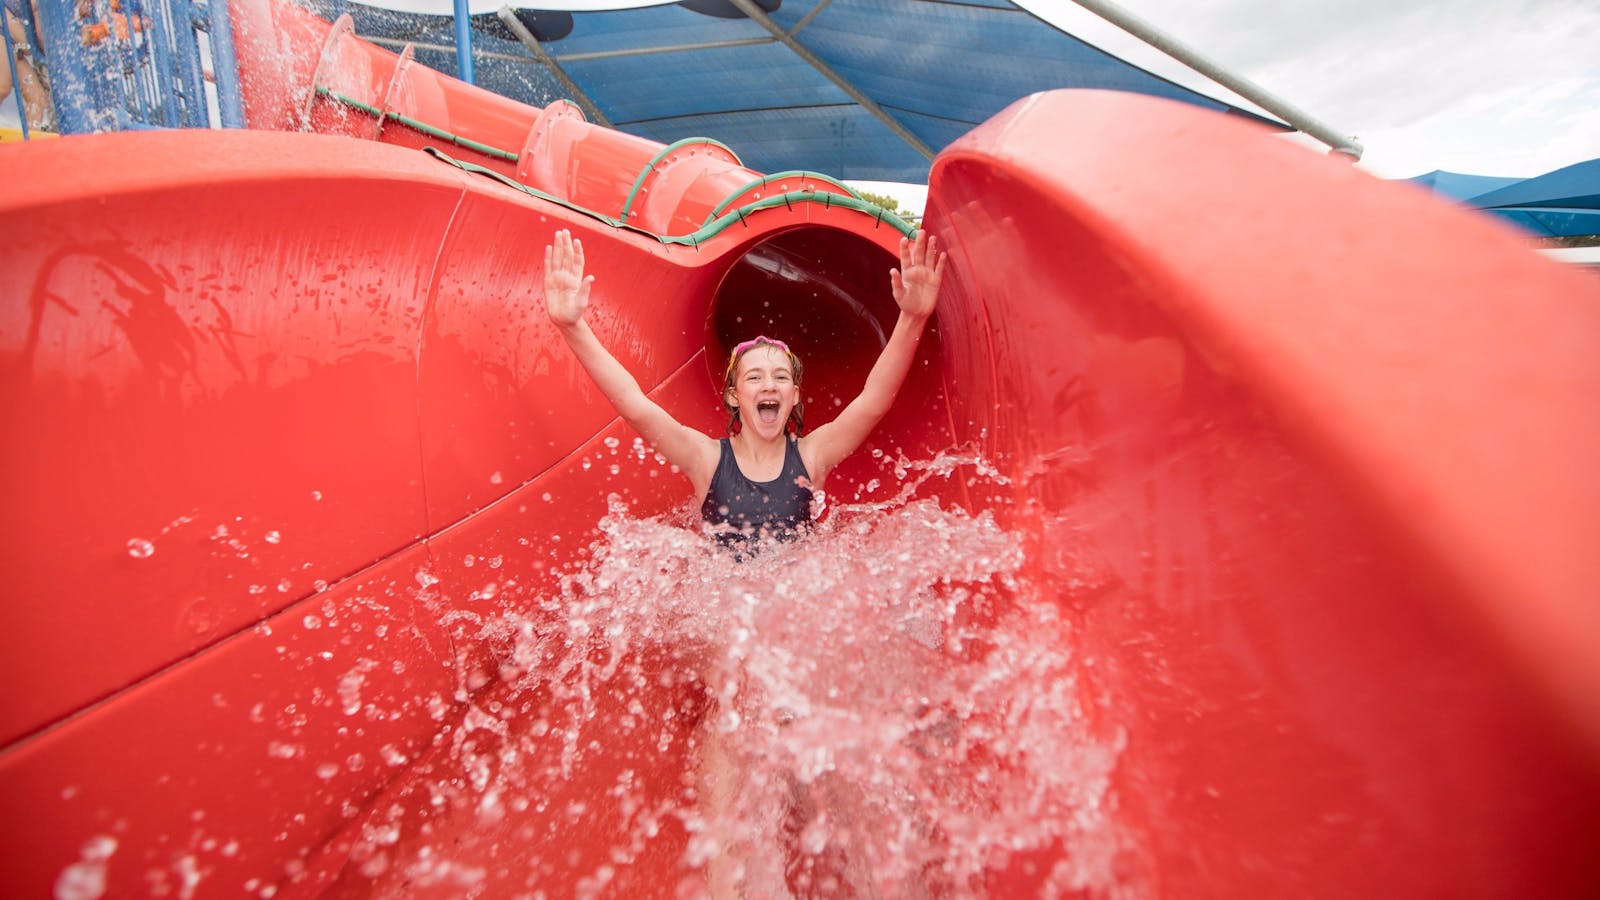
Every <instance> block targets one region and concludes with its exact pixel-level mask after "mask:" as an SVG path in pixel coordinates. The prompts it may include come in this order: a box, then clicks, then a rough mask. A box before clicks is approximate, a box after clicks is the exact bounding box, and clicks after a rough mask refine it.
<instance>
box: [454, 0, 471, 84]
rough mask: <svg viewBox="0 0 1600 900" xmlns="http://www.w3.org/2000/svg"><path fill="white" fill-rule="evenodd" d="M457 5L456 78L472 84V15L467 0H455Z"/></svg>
mask: <svg viewBox="0 0 1600 900" xmlns="http://www.w3.org/2000/svg"><path fill="white" fill-rule="evenodd" d="M455 5H456V77H457V78H459V79H461V80H462V81H465V82H466V83H467V84H472V83H473V81H472V14H471V12H469V11H468V9H467V0H455Z"/></svg>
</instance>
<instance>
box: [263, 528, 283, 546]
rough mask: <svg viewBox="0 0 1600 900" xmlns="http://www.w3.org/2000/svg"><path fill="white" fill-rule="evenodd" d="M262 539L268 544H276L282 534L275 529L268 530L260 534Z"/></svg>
mask: <svg viewBox="0 0 1600 900" xmlns="http://www.w3.org/2000/svg"><path fill="white" fill-rule="evenodd" d="M262 540H264V541H266V542H267V543H269V544H276V543H278V542H279V541H281V540H283V535H281V534H279V533H278V532H276V531H269V532H267V533H266V534H265V535H263V536H262Z"/></svg>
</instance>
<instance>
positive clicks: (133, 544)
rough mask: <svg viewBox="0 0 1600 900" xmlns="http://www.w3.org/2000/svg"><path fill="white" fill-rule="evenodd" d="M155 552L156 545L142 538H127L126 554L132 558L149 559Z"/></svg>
mask: <svg viewBox="0 0 1600 900" xmlns="http://www.w3.org/2000/svg"><path fill="white" fill-rule="evenodd" d="M155 552H156V545H155V544H152V543H150V542H149V541H147V540H145V539H144V538H129V539H128V555H129V556H131V557H133V558H134V559H149V558H150V555H151V554H153V553H155Z"/></svg>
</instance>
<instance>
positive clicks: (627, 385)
mask: <svg viewBox="0 0 1600 900" xmlns="http://www.w3.org/2000/svg"><path fill="white" fill-rule="evenodd" d="M944 263H945V255H944V254H943V253H941V252H939V249H938V240H937V239H936V238H933V237H929V236H928V234H927V232H918V233H917V236H916V239H915V240H911V239H909V238H901V239H900V267H899V268H898V269H890V270H889V284H890V287H891V289H892V290H893V292H894V300H895V303H896V304H897V305H898V306H899V307H900V317H899V319H898V320H897V321H896V322H895V326H894V332H893V333H892V334H890V335H889V341H888V343H887V344H885V345H884V348H883V352H882V353H880V354H879V355H878V361H877V362H876V363H874V364H873V366H872V371H871V372H869V373H868V374H867V381H866V384H865V385H864V386H863V387H862V389H861V393H860V395H859V396H857V397H856V398H855V399H854V400H852V401H851V402H850V404H849V405H848V406H846V407H845V408H844V410H843V411H842V412H840V413H839V416H838V417H837V418H835V419H834V420H833V421H832V422H829V423H827V424H825V425H820V426H818V427H817V428H815V429H814V430H812V431H811V432H810V433H805V431H804V429H803V426H802V423H801V403H800V375H801V366H800V359H799V357H797V356H796V355H795V354H794V353H793V351H791V350H790V349H789V348H788V346H787V345H785V344H784V343H783V342H782V341H779V340H774V339H772V338H768V337H764V336H761V337H755V338H753V339H751V340H747V341H745V342H743V343H741V344H739V345H738V346H736V347H734V348H733V352H732V353H731V354H729V357H728V368H727V372H726V375H725V378H724V382H723V389H722V404H723V406H724V408H726V409H727V410H728V413H729V422H728V436H727V437H725V438H722V439H721V440H718V439H716V438H713V437H710V436H708V435H705V434H701V433H700V432H698V431H695V430H694V429H692V428H689V427H687V426H685V425H683V424H681V423H679V422H678V421H677V420H676V419H674V418H673V417H672V416H671V415H670V414H669V413H668V412H667V411H666V410H664V409H662V408H661V407H660V406H658V405H657V404H656V403H655V401H653V400H651V399H650V398H649V397H648V396H646V395H645V393H644V391H643V390H641V389H640V387H639V383H638V382H637V381H636V380H635V379H634V377H633V376H632V375H630V374H629V373H628V370H627V369H625V368H624V367H623V366H622V364H621V363H619V362H618V361H617V359H616V357H614V356H612V355H611V353H610V352H609V351H608V350H606V348H605V347H604V346H602V345H601V343H600V341H599V339H598V338H596V337H595V334H594V332H593V331H592V330H590V328H589V325H588V323H587V322H585V321H584V319H583V314H584V310H585V309H587V308H588V305H589V289H590V286H591V285H592V284H593V283H594V276H593V275H587V276H586V275H584V273H583V267H584V260H583V242H582V241H579V240H575V239H574V238H573V237H572V235H571V233H570V232H568V231H567V230H565V229H562V230H560V231H557V232H556V234H555V242H554V243H553V244H551V245H550V246H548V247H546V248H545V251H544V298H545V307H546V310H547V311H548V312H549V314H550V321H551V322H553V323H555V326H556V328H557V330H559V331H560V332H561V335H562V337H564V338H566V341H567V345H568V346H569V347H571V348H572V352H573V354H574V355H576V356H577V358H578V362H580V363H581V364H582V365H583V367H584V369H586V370H587V371H588V372H589V376H590V377H591V378H593V379H594V382H595V384H596V385H598V386H599V387H600V390H601V392H602V393H604V394H605V395H606V399H608V400H610V401H611V405H612V406H613V407H615V408H616V410H617V413H618V414H619V415H621V416H622V418H623V419H625V420H626V421H627V422H628V424H629V425H632V426H633V428H634V429H635V430H636V431H638V432H639V434H640V436H642V437H643V438H644V439H645V440H646V441H647V442H649V443H650V444H651V445H652V446H654V447H655V449H656V450H657V452H659V453H660V454H661V455H662V456H664V457H666V459H667V461H668V462H670V463H671V464H673V465H675V466H677V467H678V469H679V471H681V472H683V473H684V474H685V475H687V476H688V478H689V482H690V484H692V485H693V487H694V496H696V497H700V498H703V500H702V504H701V508H700V515H701V518H702V519H704V520H705V522H706V524H707V527H708V529H709V530H710V531H711V532H712V533H713V534H714V535H715V536H716V537H717V539H718V540H719V541H721V542H722V543H724V544H727V545H730V546H733V547H735V548H736V549H737V548H743V547H746V546H747V545H748V544H749V542H752V541H759V540H760V539H762V538H763V537H771V538H776V539H779V540H782V539H787V538H791V537H794V536H795V535H797V534H799V533H802V532H804V531H805V530H807V529H808V528H810V525H811V516H812V512H811V501H812V492H813V491H816V492H820V491H822V489H823V484H824V483H825V482H826V480H827V478H828V473H829V472H831V471H833V468H834V466H837V465H838V464H839V462H840V461H841V460H843V459H844V458H845V457H847V456H849V455H850V453H851V452H853V451H854V450H855V449H856V448H857V447H859V446H861V443H862V442H863V441H865V440H866V438H867V435H868V434H870V433H871V432H872V429H873V427H874V426H876V425H877V424H878V421H879V420H880V419H882V418H883V416H884V414H885V413H887V412H888V411H889V407H890V405H891V404H892V403H893V402H894V398H895V394H897V393H899V391H900V385H901V383H902V382H904V381H905V378H906V372H907V371H908V370H909V369H910V368H911V361H912V358H913V357H914V356H915V355H916V349H917V342H918V341H919V340H920V339H921V337H922V331H923V328H924V327H925V326H926V325H927V323H928V317H929V316H931V315H932V314H933V308H934V304H935V303H936V302H937V301H938V299H939V280H940V278H941V277H942V276H943V274H944Z"/></svg>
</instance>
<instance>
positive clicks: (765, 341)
mask: <svg viewBox="0 0 1600 900" xmlns="http://www.w3.org/2000/svg"><path fill="white" fill-rule="evenodd" d="M757 347H771V348H773V349H774V350H781V351H783V355H784V356H787V357H789V370H790V372H791V373H792V374H793V375H794V386H795V390H796V394H795V398H794V409H791V410H789V421H788V422H786V423H784V426H783V427H784V431H787V432H788V433H789V434H792V435H794V436H795V437H800V436H801V435H803V434H805V427H806V426H805V421H804V419H802V418H801V412H802V408H803V407H804V405H805V404H804V403H802V402H801V401H800V396H799V388H800V372H801V368H802V367H801V365H800V357H798V356H796V355H795V353H794V351H793V350H790V349H789V345H788V344H785V343H784V342H783V341H780V340H776V339H774V338H769V337H767V336H766V335H760V336H758V337H754V338H751V339H750V340H748V341H745V342H744V343H742V344H739V345H738V346H736V347H734V348H733V352H732V353H729V354H728V370H727V371H726V372H725V373H723V378H722V408H723V409H726V410H727V411H728V436H729V437H733V436H734V435H736V434H738V433H739V427H740V425H739V407H737V406H734V405H733V404H732V403H729V402H728V395H729V394H731V393H733V379H734V376H735V375H737V374H738V372H739V360H741V359H744V355H745V354H746V353H749V352H750V351H751V350H754V349H755V348H757Z"/></svg>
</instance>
